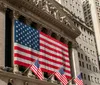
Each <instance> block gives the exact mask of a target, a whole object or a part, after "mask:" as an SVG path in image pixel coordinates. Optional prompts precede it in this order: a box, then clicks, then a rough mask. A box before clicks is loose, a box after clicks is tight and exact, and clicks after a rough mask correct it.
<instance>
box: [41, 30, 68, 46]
mask: <svg viewBox="0 0 100 85" xmlns="http://www.w3.org/2000/svg"><path fill="white" fill-rule="evenodd" d="M40 34H41V35H43V36H45V37H48V38H49V39H51V40H53V41H55V42H58V43H60V44H61V45H63V46H66V47H67V48H68V45H67V44H63V43H62V42H60V41H58V40H56V39H54V38H52V37H51V36H49V35H47V34H44V33H43V32H40Z"/></svg>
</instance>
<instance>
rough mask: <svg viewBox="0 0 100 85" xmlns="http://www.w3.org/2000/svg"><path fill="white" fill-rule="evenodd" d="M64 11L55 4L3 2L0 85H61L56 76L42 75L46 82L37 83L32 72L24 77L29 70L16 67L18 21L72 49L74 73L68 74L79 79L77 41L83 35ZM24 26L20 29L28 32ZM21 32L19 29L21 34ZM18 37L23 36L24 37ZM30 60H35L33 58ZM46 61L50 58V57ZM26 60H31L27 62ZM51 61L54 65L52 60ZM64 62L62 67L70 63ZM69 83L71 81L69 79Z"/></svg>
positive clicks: (0, 1) (40, 0)
mask: <svg viewBox="0 0 100 85" xmlns="http://www.w3.org/2000/svg"><path fill="white" fill-rule="evenodd" d="M63 8H64V7H62V6H61V5H60V4H58V3H57V2H56V1H54V0H0V84H1V85H40V84H41V85H58V84H61V83H60V82H59V81H58V80H57V79H56V78H55V77H54V76H52V78H51V77H50V75H51V74H49V72H43V75H44V77H45V79H44V80H43V81H41V80H39V79H37V77H36V76H35V75H34V74H33V73H32V71H31V70H29V71H28V72H26V73H24V74H23V72H24V71H25V69H26V68H25V67H23V66H21V65H18V64H15V63H14V60H15V59H16V57H15V55H14V50H15V49H16V48H15V49H14V39H15V37H14V35H15V34H14V29H15V28H14V26H15V24H14V22H15V20H18V21H20V22H22V23H24V24H25V26H27V25H28V26H30V27H32V28H35V29H37V30H38V31H39V32H43V33H45V34H46V35H49V36H51V37H53V39H54V40H55V39H56V40H59V41H60V42H61V43H64V44H67V45H68V49H69V51H68V56H69V58H70V59H69V60H70V61H69V63H70V65H71V66H69V67H70V69H71V70H70V71H68V72H69V73H70V77H74V75H76V76H77V74H79V73H80V69H78V70H77V68H79V62H77V58H78V53H77V46H78V44H77V42H76V41H75V39H76V38H77V36H79V35H80V33H81V32H80V31H79V29H78V28H77V27H76V26H74V22H73V20H72V19H71V18H70V16H69V14H68V12H67V11H66V12H65V10H63ZM20 25H21V24H19V25H18V26H20ZM25 26H23V27H21V29H25ZM21 29H19V31H20V30H21ZM16 32H17V31H16ZM18 35H19V36H20V35H21V34H18ZM26 35H27V34H26ZM24 39H25V38H24ZM32 39H33V37H32ZM48 39H49V38H48ZM24 42H25V41H24ZM47 45H48V44H47ZM29 50H30V49H29ZM57 50H58V49H57ZM22 51H23V52H26V53H30V51H28V52H27V51H25V50H22ZM45 51H46V50H45ZM23 52H19V53H21V54H22V55H24V56H26V55H25V53H23ZM62 52H63V51H62ZM51 54H52V52H51ZM63 55H64V54H63V53H62V54H61V56H62V57H63ZM19 57H20V56H19ZM26 57H28V56H26ZM26 57H24V58H26ZM31 57H33V58H34V56H31ZM47 57H49V56H48V55H47ZM61 59H62V58H61ZM27 60H30V59H29V58H27ZM27 60H26V61H27ZM50 60H51V61H54V60H53V58H52V56H51V59H50ZM64 60H65V59H64V58H63V59H62V60H61V61H62V62H63V63H67V62H64ZM19 61H23V60H22V59H21V57H20V59H19ZM26 61H25V62H26ZM46 61H47V60H46ZM58 62H59V61H58ZM23 63H24V62H23ZM45 63H46V65H48V64H47V63H48V62H45ZM59 64H61V63H59ZM52 65H53V63H49V66H51V68H52ZM54 65H55V64H54ZM63 65H65V64H63ZM63 65H61V66H63ZM57 66H58V64H57ZM55 67H56V65H55ZM76 67H77V68H76ZM51 68H48V70H50V69H51ZM55 69H56V71H58V69H57V68H55ZM51 70H52V69H51ZM76 71H77V74H76ZM48 78H49V79H48ZM67 79H69V78H68V77H67ZM70 85H72V82H70Z"/></svg>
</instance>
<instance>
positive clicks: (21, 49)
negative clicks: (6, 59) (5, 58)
mask: <svg viewBox="0 0 100 85" xmlns="http://www.w3.org/2000/svg"><path fill="white" fill-rule="evenodd" d="M14 50H19V51H22V52H24V53H27V54H31V55H33V56H37V57H38V56H39V54H37V53H35V52H32V51H29V50H28V49H27V50H26V49H24V48H21V47H19V46H14Z"/></svg>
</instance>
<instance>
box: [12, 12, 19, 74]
mask: <svg viewBox="0 0 100 85" xmlns="http://www.w3.org/2000/svg"><path fill="white" fill-rule="evenodd" d="M18 17H19V12H17V11H13V30H12V31H13V47H14V21H15V20H16V19H18ZM12 51H13V61H14V48H13V50H12ZM13 67H14V68H13V72H14V73H15V74H19V73H20V71H19V66H18V65H17V64H14V63H13Z"/></svg>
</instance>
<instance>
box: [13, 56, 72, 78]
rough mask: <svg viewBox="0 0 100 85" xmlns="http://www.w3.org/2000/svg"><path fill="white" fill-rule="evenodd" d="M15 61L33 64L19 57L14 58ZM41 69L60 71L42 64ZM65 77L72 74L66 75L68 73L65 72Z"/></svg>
mask: <svg viewBox="0 0 100 85" xmlns="http://www.w3.org/2000/svg"><path fill="white" fill-rule="evenodd" d="M14 61H20V62H23V63H27V64H32V63H33V62H31V61H29V60H25V59H23V58H18V57H15V58H14ZM39 61H40V60H39ZM41 68H45V69H47V70H51V71H58V69H55V68H50V67H48V66H45V65H43V64H41ZM68 70H69V71H70V69H68ZM65 75H68V76H71V74H70V73H66V72H65Z"/></svg>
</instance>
